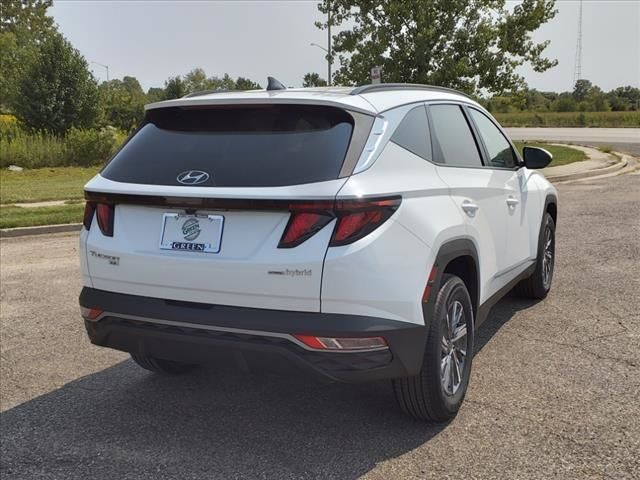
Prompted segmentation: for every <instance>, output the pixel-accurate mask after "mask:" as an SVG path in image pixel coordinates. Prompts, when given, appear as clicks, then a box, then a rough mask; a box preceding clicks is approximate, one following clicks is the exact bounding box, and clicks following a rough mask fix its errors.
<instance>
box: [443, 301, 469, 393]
mask: <svg viewBox="0 0 640 480" xmlns="http://www.w3.org/2000/svg"><path fill="white" fill-rule="evenodd" d="M445 323H446V325H445V329H444V333H443V335H442V340H441V344H442V345H441V346H442V348H441V357H440V380H441V382H442V389H443V390H444V392H445V393H446V394H447V395H455V394H456V392H457V391H458V389H459V388H460V384H461V383H462V378H463V376H464V369H465V367H466V363H467V322H466V318H465V312H464V307H463V306H462V303H460V302H459V301H458V300H454V301H453V302H451V304H450V305H449V307H448V309H447V315H446V317H445Z"/></svg>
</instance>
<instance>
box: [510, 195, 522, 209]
mask: <svg viewBox="0 0 640 480" xmlns="http://www.w3.org/2000/svg"><path fill="white" fill-rule="evenodd" d="M519 203H520V200H518V199H517V198H515V197H509V198H507V205H508V206H509V208H515V207H516V205H518V204H519Z"/></svg>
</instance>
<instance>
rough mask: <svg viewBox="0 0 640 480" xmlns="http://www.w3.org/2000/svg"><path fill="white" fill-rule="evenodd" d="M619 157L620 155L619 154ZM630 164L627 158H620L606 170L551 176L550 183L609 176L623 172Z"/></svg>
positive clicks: (549, 177)
mask: <svg viewBox="0 0 640 480" xmlns="http://www.w3.org/2000/svg"><path fill="white" fill-rule="evenodd" d="M617 155H619V154H617ZM627 164H628V162H627V160H626V158H624V157H620V159H619V160H618V161H617V162H616V163H614V164H613V165H609V166H608V167H604V168H596V169H594V170H587V171H585V172H576V173H569V174H566V175H550V176H548V177H546V178H547V180H549V181H550V182H566V181H568V180H580V179H582V178H590V177H598V176H600V175H607V174H610V173H614V172H617V171H618V170H622V169H623V168H625V167H626V166H627Z"/></svg>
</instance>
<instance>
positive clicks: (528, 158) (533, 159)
mask: <svg viewBox="0 0 640 480" xmlns="http://www.w3.org/2000/svg"><path fill="white" fill-rule="evenodd" d="M522 157H523V158H524V165H525V166H526V167H527V168H544V167H546V166H547V165H549V164H550V163H551V160H553V155H551V153H549V152H547V151H546V150H545V149H544V148H539V147H524V148H523V149H522Z"/></svg>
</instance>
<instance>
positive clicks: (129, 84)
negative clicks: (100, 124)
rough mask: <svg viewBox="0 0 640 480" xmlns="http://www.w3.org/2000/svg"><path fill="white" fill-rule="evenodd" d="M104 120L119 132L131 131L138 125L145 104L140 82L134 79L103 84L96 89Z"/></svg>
mask: <svg viewBox="0 0 640 480" xmlns="http://www.w3.org/2000/svg"><path fill="white" fill-rule="evenodd" d="M98 91H99V92H100V99H101V104H102V107H103V109H104V115H105V120H106V122H107V123H108V124H109V125H112V126H114V127H117V128H119V129H120V130H125V131H127V130H131V129H132V128H134V127H135V126H136V125H138V124H139V123H140V121H141V120H142V117H143V116H144V105H145V103H147V96H146V95H145V93H144V91H143V90H142V87H141V86H140V82H138V80H137V79H136V78H134V77H124V78H123V79H122V80H118V79H115V80H110V81H108V82H103V83H102V84H100V86H99V87H98Z"/></svg>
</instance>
